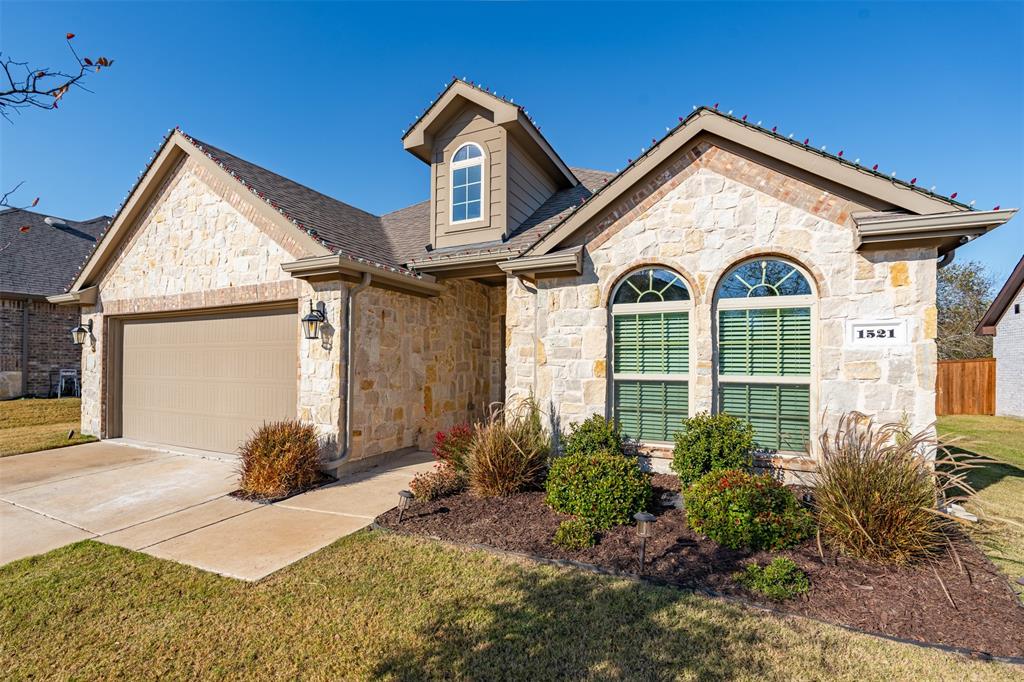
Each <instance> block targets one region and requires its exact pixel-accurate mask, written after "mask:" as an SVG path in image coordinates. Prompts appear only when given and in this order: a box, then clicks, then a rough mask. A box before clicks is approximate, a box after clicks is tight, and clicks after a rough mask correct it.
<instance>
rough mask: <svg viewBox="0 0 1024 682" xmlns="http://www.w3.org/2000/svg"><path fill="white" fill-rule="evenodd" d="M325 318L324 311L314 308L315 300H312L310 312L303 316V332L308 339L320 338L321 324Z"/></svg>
mask: <svg viewBox="0 0 1024 682" xmlns="http://www.w3.org/2000/svg"><path fill="white" fill-rule="evenodd" d="M325 319H326V318H325V316H324V313H323V311H322V310H319V309H317V308H314V307H313V301H310V302H309V314H308V315H306V316H305V317H303V318H302V333H303V334H304V335H305V336H306V338H307V339H317V338H320V325H321V324H323V322H324V320H325Z"/></svg>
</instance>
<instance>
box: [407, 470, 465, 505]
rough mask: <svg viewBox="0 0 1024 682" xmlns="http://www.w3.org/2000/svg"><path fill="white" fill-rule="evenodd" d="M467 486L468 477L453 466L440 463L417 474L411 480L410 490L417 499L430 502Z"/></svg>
mask: <svg viewBox="0 0 1024 682" xmlns="http://www.w3.org/2000/svg"><path fill="white" fill-rule="evenodd" d="M465 487H466V478H465V476H463V475H462V474H460V473H459V472H458V471H456V470H455V469H454V468H453V467H451V466H449V465H447V464H443V463H442V464H439V465H437V466H436V467H434V469H432V470H431V471H425V472H423V473H422V474H416V475H415V476H414V477H413V479H412V480H411V481H409V490H411V491H412V494H413V495H415V496H416V499H417V500H423V501H425V502H429V501H430V500H436V499H438V498H440V497H447V496H448V495H454V494H455V493H457V492H461V491H462V490H464V489H465Z"/></svg>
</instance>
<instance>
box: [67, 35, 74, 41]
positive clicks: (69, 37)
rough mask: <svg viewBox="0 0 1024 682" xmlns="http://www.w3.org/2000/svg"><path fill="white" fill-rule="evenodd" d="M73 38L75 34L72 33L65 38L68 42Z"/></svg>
mask: <svg viewBox="0 0 1024 682" xmlns="http://www.w3.org/2000/svg"><path fill="white" fill-rule="evenodd" d="M74 37H75V34H74V33H69V34H68V35H67V38H68V40H71V39H72V38H74Z"/></svg>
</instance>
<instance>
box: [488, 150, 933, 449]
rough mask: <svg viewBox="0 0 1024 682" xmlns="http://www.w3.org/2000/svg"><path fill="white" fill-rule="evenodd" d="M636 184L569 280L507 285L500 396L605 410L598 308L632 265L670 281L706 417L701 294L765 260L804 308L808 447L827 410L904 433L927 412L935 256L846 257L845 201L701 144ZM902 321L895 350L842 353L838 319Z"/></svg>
mask: <svg viewBox="0 0 1024 682" xmlns="http://www.w3.org/2000/svg"><path fill="white" fill-rule="evenodd" d="M654 176H655V177H653V178H652V179H651V180H650V181H649V182H647V183H646V184H644V185H643V186H638V187H636V188H634V189H635V191H633V192H631V193H629V196H628V197H626V198H624V199H622V200H621V201H620V203H619V204H617V205H615V206H612V207H610V208H609V209H608V210H607V211H606V212H605V213H604V214H603V215H601V216H598V217H596V218H595V219H594V221H593V222H594V223H595V224H594V225H592V226H590V227H589V228H587V229H585V230H584V231H582V232H581V233H580V234H577V235H575V236H574V237H573V238H571V239H570V240H569V241H570V243H575V244H579V243H583V244H584V245H585V255H584V272H583V274H582V275H580V276H578V277H560V278H547V279H540V280H538V283H537V284H536V285H534V284H532V283H523V282H521V281H518V280H515V279H511V278H510V280H509V282H508V286H507V292H508V310H507V319H508V331H507V335H506V344H507V348H506V358H507V362H508V369H507V372H508V384H507V389H508V395H509V397H510V398H511V397H515V396H522V395H525V394H527V393H529V392H531V391H532V392H533V393H534V394H535V395H536V397H537V398H538V399H539V401H540V403H541V404H542V405H543V406H547V407H548V408H549V409H550V410H551V411H552V415H553V418H554V419H555V420H557V422H559V423H561V424H563V425H565V424H567V423H568V422H571V421H579V420H582V419H585V418H586V417H587V416H589V415H590V414H592V413H600V414H607V413H608V411H609V409H610V407H609V402H610V396H609V385H610V380H609V376H608V375H609V363H608V348H609V338H608V321H609V312H608V300H609V297H610V295H611V292H612V289H613V288H614V286H615V284H616V283H617V282H619V281H620V279H621V278H622V277H623V276H624V275H626V274H628V273H629V272H631V271H632V270H634V269H636V268H638V267H640V266H644V265H653V264H657V265H662V266H665V267H668V268H671V269H673V270H675V271H677V272H678V273H680V274H681V275H682V276H683V277H684V279H685V280H686V282H687V285H688V287H689V289H690V292H691V297H692V299H693V309H692V310H691V313H690V316H691V317H690V344H691V348H692V350H691V366H690V406H689V411H690V414H695V413H698V412H705V411H712V410H713V407H714V404H713V403H714V394H715V371H714V365H713V354H714V344H713V342H712V336H713V332H712V330H713V325H712V320H713V319H714V316H715V312H714V310H713V305H712V304H713V297H714V292H715V288H716V286H717V284H718V281H719V279H720V278H721V277H722V276H723V275H724V274H725V273H726V272H727V271H728V270H729V269H730V268H731V267H732V266H733V265H735V264H737V263H739V262H741V261H743V260H745V259H748V258H751V257H754V256H758V255H775V256H777V257H781V258H783V259H788V260H790V261H791V262H793V263H795V264H798V265H800V266H802V267H803V268H804V269H805V270H806V271H807V272H808V273H809V274H810V276H811V278H812V280H813V282H812V286H814V287H815V288H816V294H817V301H816V303H815V304H814V307H813V312H812V329H813V331H812V334H813V336H812V349H813V351H812V352H813V361H812V366H813V367H812V377H811V386H812V391H811V431H812V435H811V442H812V443H813V442H815V440H816V434H817V432H818V430H819V428H820V424H821V423H822V422H821V419H822V417H823V415H824V424H825V425H826V426H827V425H830V424H833V423H834V421H835V418H836V417H837V416H838V414H839V413H841V412H844V411H848V410H860V411H863V412H865V413H868V414H873V415H876V416H877V417H878V418H879V419H881V420H899V419H900V417H901V416H902V414H903V413H904V411H905V412H906V413H907V414H908V415H909V417H910V419H911V425H912V427H914V428H925V427H927V426H928V425H929V424H931V422H932V421H933V420H934V417H935V360H936V351H935V342H934V337H935V332H936V330H935V325H936V309H935V281H936V275H935V256H936V254H935V251H934V249H919V250H901V251H874V252H858V251H857V236H856V229H855V227H854V225H853V223H852V221H851V219H850V215H851V213H852V212H854V211H855V210H863V209H862V208H861V207H858V206H857V205H856V204H854V203H852V202H850V201H847V200H845V199H843V198H841V197H839V196H836V195H834V194H830V193H829V192H826V191H823V190H821V189H819V188H817V187H813V186H811V185H808V184H805V183H803V182H800V181H797V180H795V179H793V178H792V177H788V176H785V175H782V174H780V173H779V172H777V171H775V170H772V169H770V168H767V167H765V166H762V165H759V164H757V163H755V162H753V161H750V160H748V159H745V158H741V157H739V156H737V155H735V154H733V153H731V152H729V151H726V150H724V149H721V148H717V147H712V146H709V145H707V144H702V145H701V146H699V147H697V148H695V149H693V150H691V151H687V152H685V153H680V154H679V155H678V156H677V157H676V158H675V159H674V160H672V161H671V162H670V163H669V164H668V166H667V167H665V168H663V169H662V170H661V171H660V172H656V173H655V174H654ZM895 317H903V318H908V319H909V321H910V328H909V335H910V338H909V343H908V344H907V345H906V346H902V347H889V348H876V349H857V350H854V349H850V348H849V347H847V344H846V343H845V342H844V340H845V326H846V321H847V320H850V319H859V318H872V319H887V318H895Z"/></svg>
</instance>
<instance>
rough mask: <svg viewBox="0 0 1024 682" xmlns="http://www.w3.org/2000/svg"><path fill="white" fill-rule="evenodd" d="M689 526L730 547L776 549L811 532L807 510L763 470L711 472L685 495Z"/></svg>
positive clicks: (811, 525) (812, 524)
mask: <svg viewBox="0 0 1024 682" xmlns="http://www.w3.org/2000/svg"><path fill="white" fill-rule="evenodd" d="M686 518H687V522H688V523H689V524H690V527H691V528H693V530H695V531H697V532H698V533H703V534H704V535H707V536H708V537H709V538H711V539H712V540H714V541H715V542H717V543H718V544H720V545H725V546H726V547H730V548H732V549H743V548H749V549H754V550H758V549H779V548H782V547H790V546H792V545H795V544H797V543H798V542H800V541H802V540H804V539H806V538H807V537H808V536H810V534H811V532H812V531H813V529H814V520H813V518H812V517H811V514H810V513H809V512H808V511H807V510H806V509H804V508H803V507H802V506H800V503H799V502H797V499H796V497H795V496H794V495H793V493H792V492H790V491H789V490H788V489H787V488H786V487H785V486H783V485H782V484H781V483H779V482H778V481H776V480H775V479H773V478H772V477H771V476H767V475H755V474H748V473H747V472H745V471H739V470H737V469H728V470H726V471H712V472H710V473H707V474H705V475H704V476H702V477H701V478H700V479H699V480H698V481H697V482H696V483H694V484H693V485H692V486H691V487H690V489H689V491H688V492H687V494H686Z"/></svg>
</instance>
